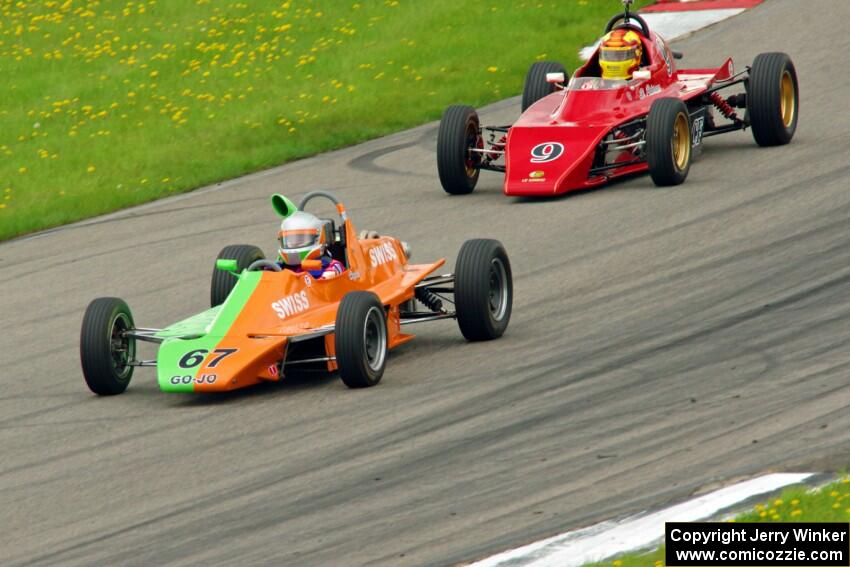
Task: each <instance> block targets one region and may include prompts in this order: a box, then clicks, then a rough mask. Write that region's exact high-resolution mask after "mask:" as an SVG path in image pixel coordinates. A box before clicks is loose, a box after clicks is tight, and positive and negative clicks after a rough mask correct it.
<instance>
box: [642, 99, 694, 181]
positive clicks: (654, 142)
mask: <svg viewBox="0 0 850 567" xmlns="http://www.w3.org/2000/svg"><path fill="white" fill-rule="evenodd" d="M645 139H646V161H647V162H648V163H649V174H650V175H651V176H652V180H653V181H654V182H655V184H656V185H658V186H659V187H663V186H668V185H679V184H681V183H684V181H685V179H687V177H688V171H689V170H690V168H691V118H690V114H688V107H687V106H685V103H684V102H682V101H681V100H679V99H677V98H660V99H658V100H656V101H655V102H653V103H652V106H651V107H650V109H649V115H648V116H647V117H646V137H645Z"/></svg>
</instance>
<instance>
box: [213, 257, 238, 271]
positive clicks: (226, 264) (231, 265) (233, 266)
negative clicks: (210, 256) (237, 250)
mask: <svg viewBox="0 0 850 567" xmlns="http://www.w3.org/2000/svg"><path fill="white" fill-rule="evenodd" d="M215 269H216V270H221V271H222V272H230V273H231V274H234V275H235V274H236V270H238V269H239V264H237V263H236V260H228V259H226V258H220V259H218V260H216V261H215Z"/></svg>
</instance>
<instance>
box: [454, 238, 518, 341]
mask: <svg viewBox="0 0 850 567" xmlns="http://www.w3.org/2000/svg"><path fill="white" fill-rule="evenodd" d="M454 301H455V310H456V312H457V323H458V326H459V327H460V332H461V333H463V336H464V337H466V340H468V341H488V340H491V339H496V338H499V337H501V336H502V334H504V332H505V329H507V328H508V322H509V321H510V319H511V308H512V306H513V276H512V275H511V263H510V260H508V254H507V252H505V248H504V246H502V243H501V242H499V241H498V240H489V239H483V238H477V239H474V240H467V241H466V242H464V243H463V246H461V247H460V252H459V253H458V256H457V262H456V264H455V287H454Z"/></svg>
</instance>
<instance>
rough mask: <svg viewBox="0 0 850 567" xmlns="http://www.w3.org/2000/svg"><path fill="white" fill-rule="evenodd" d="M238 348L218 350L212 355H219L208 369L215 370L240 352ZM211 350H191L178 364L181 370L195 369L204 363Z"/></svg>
mask: <svg viewBox="0 0 850 567" xmlns="http://www.w3.org/2000/svg"><path fill="white" fill-rule="evenodd" d="M238 351H239V349H238V348H217V349H215V350H214V351H212V353H213V354H214V355H218V356H216V357H215V358H213V359H212V360H211V361H210V363H209V364H208V365H207V368H215V367H216V366H218V363H219V362H221V361H222V360H224V359H225V358H227V357H228V356H230V355H231V354H233V353H234V352H238ZM209 352H210V351H209V350H207V349H205V348H200V349H198V350H190V351H189V352H187V353H186V354H184V355H183V358H181V359H180V362H179V363H178V364H179V365H180V368H194V367H196V366H197V365H199V364H200V363H202V362H203V361H204V359H205V358H206V357H207V355H208V354H209Z"/></svg>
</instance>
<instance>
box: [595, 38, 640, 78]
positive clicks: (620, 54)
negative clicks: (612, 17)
mask: <svg viewBox="0 0 850 567" xmlns="http://www.w3.org/2000/svg"><path fill="white" fill-rule="evenodd" d="M642 56H643V44H642V43H641V40H640V34H639V33H637V32H636V31H634V30H631V29H628V28H621V29H617V30H614V31H611V32H609V33H607V34H605V37H603V38H602V45H601V46H600V48H599V66H600V67H601V68H602V78H603V79H621V80H626V81H628V80H629V79H631V78H632V73H634V72H635V71H637V70H638V68H640V60H641V57H642Z"/></svg>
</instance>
